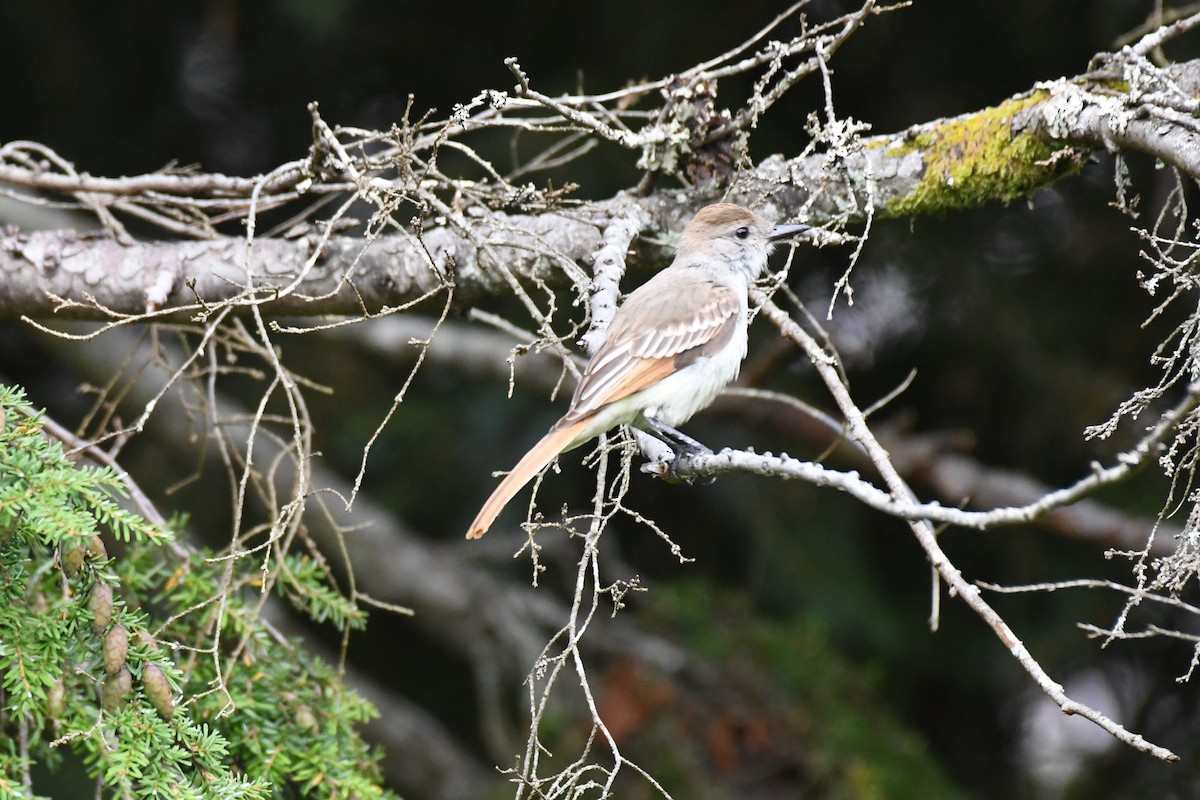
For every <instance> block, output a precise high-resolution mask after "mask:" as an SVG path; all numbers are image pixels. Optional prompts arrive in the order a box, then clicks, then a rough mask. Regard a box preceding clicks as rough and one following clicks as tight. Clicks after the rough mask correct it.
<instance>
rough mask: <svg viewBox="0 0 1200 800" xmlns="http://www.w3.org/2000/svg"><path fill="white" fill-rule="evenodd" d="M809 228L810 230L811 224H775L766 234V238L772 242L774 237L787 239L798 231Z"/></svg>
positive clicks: (801, 231) (802, 231)
mask: <svg viewBox="0 0 1200 800" xmlns="http://www.w3.org/2000/svg"><path fill="white" fill-rule="evenodd" d="M810 230H812V226H811V225H802V224H797V225H776V226H775V227H774V228H772V229H771V232H770V233H768V234H767V239H768V240H769V241H772V242H773V241H775V240H776V239H787V238H789V237H792V236H795V235H796V234H798V233H804V232H805V231H810Z"/></svg>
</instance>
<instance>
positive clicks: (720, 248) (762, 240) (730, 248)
mask: <svg viewBox="0 0 1200 800" xmlns="http://www.w3.org/2000/svg"><path fill="white" fill-rule="evenodd" d="M806 230H809V226H808V225H773V224H771V223H770V222H768V221H767V220H766V219H764V218H763V217H760V216H759V215H758V214H755V213H754V212H753V211H749V210H747V209H745V208H742V207H741V206H737V205H734V204H732V203H717V204H715V205H711V206H705V207H704V208H702V209H700V211H699V212H698V213H697V214H696V216H695V217H693V218H692V221H691V222H689V223H688V225H687V227H686V228H684V230H683V235H682V236H681V237H680V239H679V247H678V248H677V249H676V256H675V257H676V259H677V260H678V259H687V260H692V261H699V260H709V259H713V260H717V261H723V262H727V263H728V264H729V266H730V267H732V268H733V269H735V270H738V271H740V272H744V273H745V274H746V275H747V276H748V278H749V279H750V280H754V279H755V278H757V277H758V276H759V275H761V274H762V271H763V269H764V268H765V267H766V265H767V256H768V255H769V254H770V252H771V248H773V247H774V246H775V242H777V241H778V240H780V239H785V238H787V237H790V236H795V235H796V234H798V233H802V232H803V231H806Z"/></svg>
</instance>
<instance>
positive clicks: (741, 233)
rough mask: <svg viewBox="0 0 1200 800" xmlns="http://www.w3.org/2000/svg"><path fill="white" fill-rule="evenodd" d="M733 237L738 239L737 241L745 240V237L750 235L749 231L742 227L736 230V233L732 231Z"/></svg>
mask: <svg viewBox="0 0 1200 800" xmlns="http://www.w3.org/2000/svg"><path fill="white" fill-rule="evenodd" d="M733 235H734V236H736V237H738V238H739V239H745V238H746V237H748V236H749V235H750V229H749V228H747V227H745V226H742V227H741V228H738V229H737V230H736V231H734V232H733Z"/></svg>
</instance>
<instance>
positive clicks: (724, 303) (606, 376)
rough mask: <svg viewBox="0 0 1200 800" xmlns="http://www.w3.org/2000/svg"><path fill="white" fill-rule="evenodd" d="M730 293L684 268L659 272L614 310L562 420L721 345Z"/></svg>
mask: <svg viewBox="0 0 1200 800" xmlns="http://www.w3.org/2000/svg"><path fill="white" fill-rule="evenodd" d="M740 309H741V304H740V303H739V302H738V296H737V294H736V292H735V291H734V290H733V289H732V288H730V287H729V286H726V285H724V284H721V283H715V282H713V281H711V280H709V279H707V278H704V277H698V276H696V275H695V273H694V272H691V271H690V270H689V271H687V272H684V271H674V270H666V271H664V272H660V273H659V274H658V275H656V276H655V277H654V278H652V279H651V280H649V281H647V282H646V283H645V284H644V285H643V286H641V287H639V288H638V289H637V290H635V291H634V292H633V293H632V294H631V295H629V297H628V299H626V301H625V302H624V304H622V305H621V307H620V308H619V309H617V313H616V314H615V315H614V316H613V321H612V324H611V325H610V326H609V329H608V334H607V336H606V338H605V340H604V344H603V345H601V347H600V349H599V350H597V351H596V354H595V355H594V356H593V357H592V360H591V361H590V362H589V363H588V365H587V369H586V370H585V371H584V373H583V378H582V379H581V380H580V381H579V386H578V388H576V390H575V396H574V397H573V398H572V399H571V408H570V410H569V411H568V412H567V415H566V416H565V417H564V418H563V422H564V423H565V422H569V421H572V420H577V419H580V418H582V417H586V416H590V415H591V414H595V413H596V412H597V411H599V410H600V409H601V408H603V407H604V406H606V405H608V404H609V403H613V402H615V401H617V400H620V399H622V398H625V397H628V396H629V395H631V394H633V393H634V392H637V391H640V390H642V389H645V388H646V387H647V386H651V385H653V384H655V383H657V382H658V381H660V380H662V379H663V378H666V377H667V376H669V375H671V374H672V373H674V372H677V371H679V370H680V369H682V368H683V367H685V366H687V365H688V364H690V363H692V362H693V361H695V360H696V359H697V358H700V357H702V356H706V355H711V354H712V353H714V352H716V351H717V350H719V349H720V348H721V347H723V346H724V345H725V344H726V343H727V342H728V341H729V340H730V338H731V337H732V336H733V334H734V331H735V330H736V329H737V321H738V314H739V313H740Z"/></svg>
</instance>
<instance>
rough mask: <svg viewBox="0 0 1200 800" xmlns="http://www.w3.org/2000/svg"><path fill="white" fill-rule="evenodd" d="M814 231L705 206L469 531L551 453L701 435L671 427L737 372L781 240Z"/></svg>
mask: <svg viewBox="0 0 1200 800" xmlns="http://www.w3.org/2000/svg"><path fill="white" fill-rule="evenodd" d="M808 229H809V226H807V225H774V226H772V225H771V223H770V222H768V221H767V220H765V219H763V218H762V217H760V216H758V215H757V214H755V213H753V212H751V211H747V210H746V209H744V208H741V207H740V206H735V205H732V204H729V203H718V204H717V205H711V206H707V207H706V208H702V209H700V212H699V213H698V214H696V216H695V218H694V219H693V220H692V221H691V222H690V223H688V226H687V227H686V228H685V229H684V231H683V235H682V236H681V237H680V239H679V247H678V249H677V250H676V251H675V260H674V261H672V262H671V265H670V266H669V267H667V268H666V269H664V270H663V271H662V272H660V273H658V274H657V275H655V276H654V277H653V278H651V279H650V280H648V281H647V282H646V283H644V284H642V285H641V286H640V287H638V288H637V289H635V290H634V291H633V293H632V294H630V295H629V297H628V298H627V299H626V300H625V302H624V303H623V304H622V305H621V307H620V308H618V309H617V312H616V314H614V315H613V320H612V324H611V325H609V328H608V332H607V334H606V335H605V339H604V343H603V344H602V345H601V346H600V348H599V349H598V350H597V351H596V354H595V355H594V356H592V360H591V361H590V362H588V365H587V368H586V369H585V370H584V373H583V377H582V378H581V379H580V381H579V386H578V387H576V389H575V396H574V397H572V398H571V406H570V408H568V409H567V413H566V414H565V415H564V416H563V418H562V419H560V420H559V421H558V422H556V423H554V426H553V427H551V428H550V432H549V433H547V434H546V435H545V436H543V437H542V439H541V441H539V442H538V443H537V444H535V445H534V446H533V449H532V450H530V451H529V452H528V453H526V454H525V456H524V457H523V458H522V459H521V460H520V461H518V462H517V465H516V466H515V467H513V469H512V472H510V473H508V475H506V476H505V478H504V480H502V481H500V485H499V486H497V487H496V490H495V491H494V492H492V496H491V497H489V498H488V500H487V502H486V503H484V504H483V508H481V509H480V510H479V514H478V515H477V516H476V517H475V521H474V522H472V523H471V527H470V528H469V529H468V530H467V538H468V539H478V538H479V537H480V536H483V535H484V534H485V533H487V531H488V528H490V527H491V526H492V523H493V522H494V521H495V520H496V517H497V516H499V514H500V512H501V511H503V510H504V507H505V506H506V505H508V501H509V500H511V499H512V498H513V496H514V495H515V494H516V493H517V492H519V491H520V490H521V488H522V487H524V486H525V484H526V483H528V482H529V481H530V480H531V479H532V478H533V476H534V475H537V474H538V472H540V471H541V470H542V469H543V468H544V467H545V466H546V465H547V464H549V463H550V462H551V461H553V460H554V458H555V456H557V455H559V454H560V453H564V452H566V451H568V450H570V449H572V448H574V447H578V446H579V445H581V444H583V443H584V442H586V441H588V440H589V439H592V438H594V437H596V436H599V435H600V434H602V433H604V432H605V431H607V430H609V429H610V428H613V427H616V426H617V425H634V426H636V427H638V428H641V429H642V430H645V431H646V432H647V433H650V434H652V435H654V436H657V437H658V438H660V439H662V440H663V441H665V442H666V443H667V444H668V445H670V447H671V449H672V450H674V451H675V453H676V454H677V455H678V454H679V453H680V452H682V451H683V450H687V449H690V448H694V447H697V446H698V445H697V443H696V442H695V441H694V440H692V439H690V438H689V437H687V436H685V435H684V434H682V433H680V432H679V431H677V430H675V427H676V426H678V425H682V424H683V423H684V422H686V421H687V420H688V419H689V418H691V416H692V415H693V414H695V413H696V412H697V411H699V410H700V409H702V408H704V407H705V406H707V405H708V404H709V403H711V402H712V401H713V400H714V399H716V396H717V395H718V394H720V393H721V390H722V389H724V388H725V386H726V385H727V384H728V383H729V382H730V381H732V380H733V379H734V378H736V377H737V374H738V369H739V368H740V367H741V364H742V359H743V358H745V356H746V329H747V327H748V326H749V320H748V318H747V312H748V309H749V299H748V297H749V291H750V285H751V284H752V283H753V282H754V280H755V279H756V278H757V277H758V276H759V275H760V274H762V271H763V270H764V269H765V268H766V265H767V256H768V255H769V254H770V252H771V248H772V247H774V243H775V241H776V240H778V239H782V238H784V237H788V236H793V235H795V234H797V233H800V232H801V231H806V230H808Z"/></svg>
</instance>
